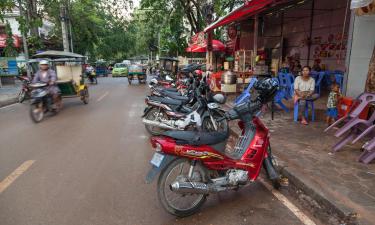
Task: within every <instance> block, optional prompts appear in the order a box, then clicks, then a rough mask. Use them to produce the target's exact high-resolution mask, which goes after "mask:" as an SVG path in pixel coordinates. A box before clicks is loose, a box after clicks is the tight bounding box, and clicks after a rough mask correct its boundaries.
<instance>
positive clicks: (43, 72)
mask: <svg viewBox="0 0 375 225" xmlns="http://www.w3.org/2000/svg"><path fill="white" fill-rule="evenodd" d="M56 81H57V75H56V72H55V71H54V70H52V69H50V68H49V62H48V61H47V60H42V61H40V62H39V70H38V72H36V73H35V76H34V79H33V83H37V82H43V83H47V84H48V93H49V94H50V95H51V96H52V99H53V103H54V104H53V106H52V107H53V108H55V109H56V108H57V106H56V103H59V102H60V89H59V87H58V86H57V84H56Z"/></svg>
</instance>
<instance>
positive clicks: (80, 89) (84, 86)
mask: <svg viewBox="0 0 375 225" xmlns="http://www.w3.org/2000/svg"><path fill="white" fill-rule="evenodd" d="M85 88H86V85H79V87H78V92H80V91H83V90H85Z"/></svg>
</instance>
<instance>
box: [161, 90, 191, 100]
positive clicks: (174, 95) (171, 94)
mask: <svg viewBox="0 0 375 225" xmlns="http://www.w3.org/2000/svg"><path fill="white" fill-rule="evenodd" d="M163 94H164V95H165V96H167V97H170V98H173V99H176V100H181V101H184V102H188V101H189V97H187V96H181V95H177V94H174V93H168V92H166V93H163Z"/></svg>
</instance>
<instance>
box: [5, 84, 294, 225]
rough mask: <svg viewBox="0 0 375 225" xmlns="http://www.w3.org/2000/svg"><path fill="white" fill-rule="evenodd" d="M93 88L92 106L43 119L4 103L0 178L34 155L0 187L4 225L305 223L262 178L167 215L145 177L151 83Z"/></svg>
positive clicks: (73, 103)
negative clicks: (180, 214) (179, 214)
mask: <svg viewBox="0 0 375 225" xmlns="http://www.w3.org/2000/svg"><path fill="white" fill-rule="evenodd" d="M90 92H91V99H90V103H89V104H88V105H83V104H82V103H81V102H80V101H79V99H65V100H64V109H63V110H62V111H61V112H60V113H59V115H57V116H54V117H49V118H46V119H45V120H44V121H43V122H42V123H40V124H33V123H32V122H31V120H30V118H29V115H28V109H29V108H28V105H27V104H16V105H13V106H10V107H7V108H2V109H0V182H1V181H3V180H4V179H5V178H6V177H8V176H9V174H11V173H12V172H13V171H14V170H15V169H16V168H18V167H19V166H20V165H22V164H23V163H24V162H26V161H29V160H34V161H35V162H34V163H33V164H32V165H31V166H30V167H29V168H28V169H27V170H26V171H25V172H24V173H23V174H22V175H20V176H19V177H18V178H17V179H16V180H15V181H14V182H13V183H11V184H10V185H9V186H8V187H7V188H6V189H5V190H3V191H2V192H1V190H0V224H1V225H29V224H30V225H42V224H43V225H55V224H56V225H75V224H77V225H111V224H267V225H270V224H301V222H300V221H299V220H298V219H297V217H295V216H294V214H292V213H291V211H290V210H289V209H287V208H286V207H285V206H284V205H282V204H281V203H280V202H279V201H278V200H276V198H274V197H273V195H272V194H271V193H270V192H269V191H268V190H267V189H266V188H265V187H264V186H262V185H261V184H259V183H256V184H254V185H251V186H248V187H247V188H244V189H242V190H240V191H238V192H231V193H222V194H219V195H212V196H210V197H209V201H207V203H206V205H205V207H204V208H203V209H202V211H201V213H199V214H197V215H194V216H191V217H189V218H184V219H176V218H175V217H173V216H171V215H169V214H167V213H166V212H165V211H164V210H163V209H162V208H161V206H160V205H159V202H158V200H157V196H156V191H155V190H156V185H155V183H154V184H151V185H147V184H145V182H144V179H143V178H144V176H145V174H146V172H147V170H148V169H149V164H148V161H149V159H150V158H151V156H152V152H151V150H150V145H149V142H148V135H147V133H146V131H145V129H144V126H143V125H142V124H141V121H140V115H141V113H142V110H143V108H144V101H143V99H144V96H145V95H146V93H147V89H146V87H145V86H139V85H134V86H130V87H129V86H128V85H127V84H126V78H117V79H112V78H103V79H100V80H99V85H98V86H91V87H90ZM0 189H1V188H0Z"/></svg>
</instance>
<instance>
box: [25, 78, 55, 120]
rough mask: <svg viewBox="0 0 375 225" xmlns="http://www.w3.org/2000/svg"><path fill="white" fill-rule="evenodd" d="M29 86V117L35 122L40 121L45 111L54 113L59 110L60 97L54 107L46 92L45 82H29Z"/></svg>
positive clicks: (50, 97)
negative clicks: (30, 89)
mask: <svg viewBox="0 0 375 225" xmlns="http://www.w3.org/2000/svg"><path fill="white" fill-rule="evenodd" d="M30 87H31V88H32V89H33V90H32V91H31V105H30V117H31V119H32V120H33V121H34V122H35V123H39V122H41V121H42V120H43V118H44V115H45V114H46V113H47V112H52V113H53V114H56V113H57V112H58V111H59V110H60V108H61V105H60V104H61V99H60V101H59V102H56V105H57V107H56V108H54V107H53V104H54V102H53V98H52V96H51V95H50V94H49V93H48V90H47V88H48V85H47V84H46V83H35V84H30ZM60 98H61V96H60Z"/></svg>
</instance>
